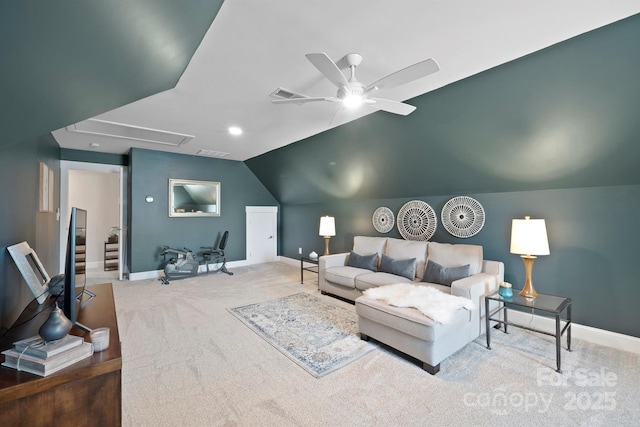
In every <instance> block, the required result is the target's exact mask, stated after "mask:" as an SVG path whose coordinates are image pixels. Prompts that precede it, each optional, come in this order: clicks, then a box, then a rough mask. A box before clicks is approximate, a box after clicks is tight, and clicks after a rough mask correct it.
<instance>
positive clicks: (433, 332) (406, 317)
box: [356, 296, 470, 342]
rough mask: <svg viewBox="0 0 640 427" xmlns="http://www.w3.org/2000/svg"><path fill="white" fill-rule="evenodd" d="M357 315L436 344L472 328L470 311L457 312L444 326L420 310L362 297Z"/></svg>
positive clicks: (358, 299) (358, 303)
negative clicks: (454, 333) (448, 336)
mask: <svg viewBox="0 0 640 427" xmlns="http://www.w3.org/2000/svg"><path fill="white" fill-rule="evenodd" d="M356 313H357V314H358V316H361V317H365V318H366V319H369V320H371V321H372V322H375V323H379V324H381V325H384V326H387V327H389V328H391V329H394V330H397V331H400V332H402V333H404V334H407V335H411V336H414V337H416V338H418V339H420V340H423V341H428V342H434V341H437V340H439V339H442V338H443V337H445V336H447V335H449V334H450V333H452V332H455V331H459V330H460V328H467V327H469V326H470V321H469V317H470V316H469V311H467V310H456V312H455V315H454V318H453V321H452V322H451V323H447V324H442V323H438V322H435V321H433V320H432V319H431V318H429V317H427V316H425V315H424V314H422V313H420V312H419V311H418V310H415V309H412V308H404V307H394V306H392V305H389V304H387V303H386V302H384V301H378V300H374V299H370V298H368V297H367V296H361V297H358V298H357V299H356Z"/></svg>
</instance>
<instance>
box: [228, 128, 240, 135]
mask: <svg viewBox="0 0 640 427" xmlns="http://www.w3.org/2000/svg"><path fill="white" fill-rule="evenodd" d="M229 133H230V134H231V135H242V129H240V128H239V127H238V126H230V127H229Z"/></svg>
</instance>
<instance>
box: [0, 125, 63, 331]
mask: <svg viewBox="0 0 640 427" xmlns="http://www.w3.org/2000/svg"><path fill="white" fill-rule="evenodd" d="M59 158H60V148H59V147H58V144H57V143H56V142H55V140H54V139H53V137H52V136H51V135H50V134H49V135H44V136H41V137H37V138H32V139H29V140H25V141H23V142H21V143H19V144H14V145H11V146H8V147H2V148H0V182H2V186H0V200H2V202H1V203H0V333H2V331H3V330H4V329H5V328H8V327H9V326H10V325H11V324H12V323H13V321H14V320H15V319H16V317H17V316H18V315H19V314H20V313H21V312H22V310H23V309H24V308H25V307H26V306H27V304H28V303H29V302H30V301H31V300H32V299H33V294H32V293H31V291H30V290H29V287H28V286H27V284H26V282H25V281H24V280H23V279H22V276H21V275H20V272H19V271H18V268H17V267H16V266H15V264H14V262H13V259H12V258H11V255H9V252H8V251H7V250H6V247H7V246H11V245H14V244H16V243H20V242H23V241H26V242H27V243H28V244H29V246H31V247H32V248H33V249H35V250H36V253H37V254H38V257H39V258H40V260H41V261H42V263H43V265H44V267H45V269H46V270H47V272H49V273H50V274H53V273H55V272H57V271H58V264H59V257H58V222H57V221H56V214H55V210H56V208H57V207H58V191H57V189H58V185H59V182H60V162H59V160H58V159H59ZM40 162H44V163H45V164H46V165H47V166H49V168H51V169H52V170H53V171H54V175H55V183H54V185H53V191H54V204H55V206H54V209H53V212H39V211H38V196H39V182H40Z"/></svg>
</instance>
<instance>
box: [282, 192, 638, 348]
mask: <svg viewBox="0 0 640 427" xmlns="http://www.w3.org/2000/svg"><path fill="white" fill-rule="evenodd" d="M457 195H458V194H454V195H446V196H419V197H416V198H415V199H416V200H423V201H425V202H427V203H429V205H430V206H431V207H432V208H433V209H434V210H435V211H436V214H437V216H438V221H439V224H438V228H437V229H436V233H435V235H434V236H433V238H432V239H431V240H432V241H436V242H446V243H468V244H478V245H482V246H483V250H484V257H485V259H493V260H499V261H502V262H504V263H505V280H507V281H508V282H511V283H513V285H514V287H515V288H522V285H523V283H524V266H523V263H522V260H521V259H520V258H519V256H518V255H514V254H511V253H509V243H510V240H509V239H510V232H511V219H512V218H522V217H524V216H525V215H531V216H532V217H533V218H545V220H546V224H547V232H548V236H549V246H550V251H551V254H550V255H549V256H540V257H538V260H537V261H536V262H535V265H534V269H533V282H534V285H535V288H536V290H538V292H543V293H549V294H555V295H564V296H569V297H570V298H572V300H573V303H574V306H573V316H574V321H575V322H576V323H579V324H582V325H587V326H592V327H595V328H601V329H607V330H610V331H614V332H619V333H623V334H628V335H632V336H636V337H640V326H639V324H638V322H637V319H638V316H637V305H638V303H640V295H639V294H638V292H637V287H638V286H637V285H638V278H637V270H636V265H635V257H636V252H637V250H636V248H637V245H638V242H639V241H640V227H638V225H637V224H635V223H634V221H633V220H632V219H631V218H629V216H628V213H630V212H636V211H638V210H639V209H640V186H639V185H630V186H615V187H593V188H579V189H556V190H538V191H525V192H512V193H511V192H510V193H483V194H470V196H471V197H473V198H475V199H476V200H478V201H479V202H480V204H482V206H483V208H484V210H485V213H486V222H485V225H484V227H483V229H482V230H481V231H480V232H479V233H478V234H476V235H475V236H473V237H471V238H468V239H460V238H456V237H453V236H452V235H450V234H449V233H448V232H447V231H446V230H445V229H444V227H443V226H442V225H441V223H440V218H439V217H440V212H441V211H442V207H443V206H444V204H445V203H446V202H447V200H449V199H450V198H451V197H454V196H457ZM410 200H413V199H397V198H396V199H365V200H341V201H335V202H332V203H319V204H298V205H283V207H282V230H281V239H282V250H281V252H282V255H284V256H287V257H291V258H297V256H298V255H297V253H298V248H299V247H303V250H304V252H303V253H304V254H308V253H309V252H311V251H312V250H315V251H316V252H318V253H323V251H324V239H323V238H322V237H320V236H318V223H319V218H320V216H322V215H331V216H335V218H336V234H337V235H336V236H335V237H333V238H331V240H330V248H331V252H332V253H339V252H346V251H349V250H350V249H351V248H352V247H353V236H354V235H364V236H388V237H396V238H401V236H400V234H399V233H398V230H397V228H395V227H394V229H393V230H392V231H391V232H389V233H387V234H381V233H378V232H376V231H375V229H374V228H373V224H372V215H373V212H374V211H375V210H376V209H377V208H378V207H380V206H386V207H388V208H390V209H391V210H392V211H393V212H394V213H395V214H397V213H398V211H399V209H400V208H401V206H402V205H403V204H404V203H406V202H408V201H410Z"/></svg>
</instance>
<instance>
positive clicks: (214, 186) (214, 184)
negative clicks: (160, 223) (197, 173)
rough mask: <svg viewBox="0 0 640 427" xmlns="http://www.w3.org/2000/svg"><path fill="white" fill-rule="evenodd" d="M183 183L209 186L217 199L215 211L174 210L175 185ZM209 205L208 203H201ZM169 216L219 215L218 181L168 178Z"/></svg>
mask: <svg viewBox="0 0 640 427" xmlns="http://www.w3.org/2000/svg"><path fill="white" fill-rule="evenodd" d="M185 185H200V186H206V187H210V188H211V190H212V191H213V192H214V194H215V198H216V200H217V203H216V211H215V212H205V211H196V212H193V211H192V212H176V209H175V208H174V204H175V200H176V194H175V188H176V187H184V186H185ZM203 206H210V205H203ZM169 216H170V217H212V216H220V183H219V182H214V181H194V180H190V179H169Z"/></svg>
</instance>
